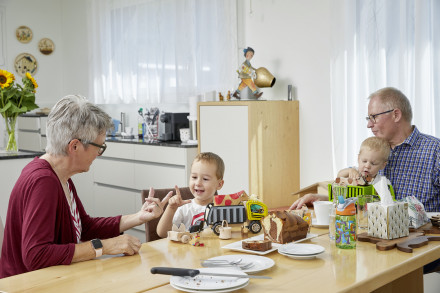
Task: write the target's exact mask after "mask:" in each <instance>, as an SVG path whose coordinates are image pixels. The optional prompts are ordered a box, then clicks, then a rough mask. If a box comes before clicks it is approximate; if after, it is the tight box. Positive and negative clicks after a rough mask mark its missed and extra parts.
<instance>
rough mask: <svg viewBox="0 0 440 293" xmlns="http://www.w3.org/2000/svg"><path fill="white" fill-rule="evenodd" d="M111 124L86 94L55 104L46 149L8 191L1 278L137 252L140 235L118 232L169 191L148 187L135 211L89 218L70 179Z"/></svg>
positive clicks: (148, 216)
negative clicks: (158, 192)
mask: <svg viewBox="0 0 440 293" xmlns="http://www.w3.org/2000/svg"><path fill="white" fill-rule="evenodd" d="M112 127H113V123H112V119H111V118H110V116H109V115H107V114H106V113H105V112H104V111H102V110H101V109H100V108H99V107H97V106H95V105H93V104H92V103H90V102H88V101H87V100H86V99H85V98H84V97H81V96H67V97H65V98H63V99H61V100H60V101H59V102H58V103H57V104H56V105H55V106H54V107H53V108H52V110H51V112H50V114H49V117H48V121H47V132H46V137H47V146H46V153H45V154H44V155H42V156H41V157H39V158H38V157H36V158H35V159H34V160H32V161H31V162H30V163H29V164H28V165H27V166H26V167H25V168H24V169H23V171H22V173H21V175H20V177H19V178H18V180H17V183H16V184H15V186H14V188H13V190H12V192H11V196H10V199H9V207H8V214H7V218H8V221H6V226H5V230H4V242H3V247H2V251H1V258H0V278H4V277H9V276H13V275H17V274H21V273H25V272H29V271H33V270H36V269H40V268H44V267H49V266H55V265H68V264H71V263H73V262H80V261H85V260H89V259H93V258H95V257H99V256H101V255H103V254H110V255H116V254H125V255H133V254H135V253H137V252H138V251H139V249H140V247H141V242H140V241H139V239H137V238H136V237H133V236H131V235H121V234H122V233H123V232H124V231H126V230H128V229H130V228H132V227H134V226H138V225H141V224H144V223H145V222H147V221H150V220H152V219H154V218H157V217H159V216H160V215H161V214H162V212H163V207H164V205H165V204H166V203H167V202H168V199H169V198H170V197H171V195H172V193H170V194H168V195H167V196H166V197H165V198H164V199H163V200H162V201H160V200H159V199H158V198H154V191H153V190H150V196H149V197H148V198H147V199H146V202H145V204H144V205H143V206H142V208H141V210H140V211H139V212H137V213H136V214H132V215H125V216H116V217H107V218H103V217H102V218H92V217H90V216H89V215H88V214H87V213H86V211H85V208H84V207H83V205H82V203H81V200H80V198H79V195H78V194H77V192H76V188H75V185H74V183H73V181H72V179H71V177H72V176H73V175H75V174H78V173H81V172H87V171H88V170H89V168H90V165H91V164H92V163H93V161H94V160H95V159H96V157H97V156H101V155H102V154H103V153H104V151H105V149H106V148H107V146H106V144H105V137H106V132H107V131H108V130H109V129H110V128H112ZM101 204H106V203H105V202H102V203H101Z"/></svg>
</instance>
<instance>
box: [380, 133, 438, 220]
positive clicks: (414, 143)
mask: <svg viewBox="0 0 440 293" xmlns="http://www.w3.org/2000/svg"><path fill="white" fill-rule="evenodd" d="M379 173H380V174H382V175H385V176H386V177H387V178H388V179H389V180H390V181H391V183H392V185H393V188H394V192H395V194H396V199H403V198H405V197H407V196H409V195H414V196H415V197H417V199H418V200H420V202H421V203H423V205H424V206H425V210H426V211H427V212H438V211H440V139H439V138H437V137H434V136H430V135H426V134H423V133H420V132H419V130H418V129H417V127H415V126H414V130H413V132H412V133H411V135H410V136H409V137H407V138H406V139H405V141H404V142H403V143H402V144H400V145H398V146H396V147H395V148H394V149H393V150H391V153H390V156H389V157H388V164H387V166H386V167H385V169H383V170H381V171H380V172H379Z"/></svg>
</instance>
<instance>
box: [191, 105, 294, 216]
mask: <svg viewBox="0 0 440 293" xmlns="http://www.w3.org/2000/svg"><path fill="white" fill-rule="evenodd" d="M198 137H199V151H200V152H207V151H210V152H214V153H216V154H218V155H219V156H221V157H222V159H223V160H224V162H225V176H224V180H225V183H224V187H223V188H222V190H221V193H234V192H237V191H240V190H243V189H244V190H245V191H246V192H248V193H249V194H256V195H258V196H259V197H260V199H261V200H262V201H263V202H264V203H265V204H267V205H268V206H269V207H270V208H274V207H280V206H287V205H290V204H292V199H293V198H292V195H291V193H292V192H294V191H296V190H298V189H299V182H300V181H299V179H300V178H299V166H300V162H299V102H298V101H233V102H202V103H198Z"/></svg>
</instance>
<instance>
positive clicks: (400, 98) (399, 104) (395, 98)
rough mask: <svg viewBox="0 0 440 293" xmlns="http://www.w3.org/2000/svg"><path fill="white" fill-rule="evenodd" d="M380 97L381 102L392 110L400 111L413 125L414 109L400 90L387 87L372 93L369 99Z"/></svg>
mask: <svg viewBox="0 0 440 293" xmlns="http://www.w3.org/2000/svg"><path fill="white" fill-rule="evenodd" d="M373 97H378V98H379V100H380V101H381V102H382V103H383V104H384V105H386V106H388V107H389V109H388V110H391V109H396V108H398V109H400V111H402V116H403V119H405V121H407V122H409V123H411V120H412V108H411V103H410V102H409V100H408V98H407V97H406V96H405V95H404V94H403V93H402V92H401V91H399V90H398V89H396V88H393V87H386V88H383V89H380V90H378V91H376V92H374V93H372V94H371V95H370V96H369V97H368V99H371V98H373Z"/></svg>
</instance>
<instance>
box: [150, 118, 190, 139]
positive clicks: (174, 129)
mask: <svg viewBox="0 0 440 293" xmlns="http://www.w3.org/2000/svg"><path fill="white" fill-rule="evenodd" d="M188 115H189V113H172V112H163V113H161V115H160V116H159V136H158V138H157V139H158V140H162V141H172V140H180V128H188V127H189V121H188V118H187V117H188Z"/></svg>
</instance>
